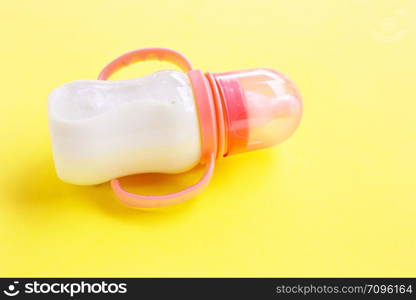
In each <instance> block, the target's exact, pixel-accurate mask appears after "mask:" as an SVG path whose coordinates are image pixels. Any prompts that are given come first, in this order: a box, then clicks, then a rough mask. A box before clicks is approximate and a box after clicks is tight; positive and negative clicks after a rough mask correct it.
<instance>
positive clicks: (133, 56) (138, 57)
mask: <svg viewBox="0 0 416 300" xmlns="http://www.w3.org/2000/svg"><path fill="white" fill-rule="evenodd" d="M145 60H163V61H168V62H170V63H172V64H175V65H176V66H178V67H179V68H181V69H182V70H183V71H184V72H188V71H191V70H192V65H191V63H190V62H189V61H188V60H187V59H186V58H185V57H184V56H183V55H182V54H180V53H179V52H176V51H174V50H171V49H167V48H143V49H138V50H134V51H131V52H128V53H126V54H123V55H121V56H120V57H118V58H116V59H114V60H113V61H112V62H110V63H109V64H108V65H107V66H105V68H104V69H103V70H102V71H101V73H100V75H99V76H98V79H100V80H106V79H108V78H109V77H110V76H111V75H112V74H113V73H115V72H116V71H118V70H120V69H122V68H123V67H126V66H128V65H130V64H132V63H135V62H139V61H145ZM214 165H215V155H214V153H211V154H210V156H209V159H208V161H207V162H206V164H205V172H204V175H203V176H202V178H201V179H200V180H199V181H198V182H197V183H196V184H194V185H192V186H189V187H187V188H185V189H184V190H182V191H180V192H177V193H172V194H167V195H162V196H155V195H138V194H133V193H130V192H127V191H126V190H124V189H123V187H122V186H121V184H120V181H119V180H118V179H113V180H111V188H112V189H113V192H114V194H115V195H116V197H117V198H118V200H120V201H121V202H123V203H124V204H126V205H128V206H133V207H137V208H156V207H163V206H169V205H173V204H178V203H181V202H184V201H186V200H189V199H191V198H193V197H195V196H196V195H197V194H199V193H200V192H201V191H202V190H203V189H204V188H205V187H206V186H207V185H208V183H209V182H210V180H211V177H212V174H213V172H214Z"/></svg>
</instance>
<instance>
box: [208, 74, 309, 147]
mask: <svg viewBox="0 0 416 300" xmlns="http://www.w3.org/2000/svg"><path fill="white" fill-rule="evenodd" d="M214 76H215V78H216V81H217V83H218V85H219V87H220V89H221V91H222V97H223V100H224V103H225V107H226V108H227V114H228V115H227V118H228V134H229V138H228V149H229V151H228V155H230V154H235V153H239V152H246V151H252V150H256V149H262V148H267V147H270V146H274V145H277V144H279V143H281V142H282V141H284V140H285V139H287V138H288V137H289V136H291V135H292V134H293V132H294V131H295V130H296V128H297V127H298V125H299V122H300V119H301V116H302V100H301V96H300V94H299V92H298V90H297V88H296V87H295V85H294V83H293V82H292V81H291V80H290V79H289V78H288V77H287V76H285V75H284V74H281V73H279V72H276V71H274V70H271V69H250V70H243V71H236V72H227V73H220V74H218V73H217V74H215V75H214Z"/></svg>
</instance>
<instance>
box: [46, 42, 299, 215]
mask: <svg viewBox="0 0 416 300" xmlns="http://www.w3.org/2000/svg"><path fill="white" fill-rule="evenodd" d="M153 59H157V60H164V61H168V62H171V63H173V64H175V65H177V66H178V67H179V68H180V69H181V70H182V71H174V70H163V71H159V72H155V73H153V74H150V75H146V76H142V77H139V78H136V79H129V80H119V81H107V80H106V79H107V78H109V77H110V76H111V75H112V74H113V73H114V72H116V71H117V70H119V69H121V68H122V67H125V66H128V65H129V64H131V63H134V62H138V61H144V60H153ZM48 112H49V125H50V131H51V140H52V150H53V157H54V162H55V168H56V171H57V174H58V177H59V178H60V179H61V180H63V181H66V182H69V183H73V184H78V185H93V184H99V183H103V182H106V181H111V186H112V189H113V191H114V193H115V195H116V196H117V198H118V199H119V200H120V201H122V202H123V203H125V204H127V205H129V206H133V207H143V208H151V207H161V206H167V205H172V204H176V203H179V202H182V201H185V200H187V199H190V198H192V197H193V196H195V195H197V194H198V193H199V192H201V191H202V189H203V188H204V187H205V186H206V185H207V184H208V182H209V181H210V179H211V176H212V174H213V171H214V165H215V161H216V159H219V158H222V157H226V156H229V155H233V154H237V153H242V152H246V151H251V150H256V149H262V148H267V147H270V146H273V145H276V144H279V143H280V142H282V141H283V140H285V139H286V138H288V137H289V136H290V135H291V134H292V133H293V132H294V131H295V129H296V127H297V126H298V124H299V122H300V119H301V114H302V102H301V97H300V94H299V92H298V90H297V89H296V87H295V85H294V84H293V83H292V82H291V81H290V80H289V79H288V78H287V77H286V76H285V75H283V74H281V73H279V72H276V71H274V70H271V69H262V68H258V69H249V70H242V71H234V72H226V73H202V72H201V71H199V70H195V69H193V68H192V66H191V64H190V63H189V61H188V60H187V59H186V58H185V57H184V56H182V55H181V54H180V53H178V52H176V51H174V50H170V49H166V48H146V49H139V50H135V51H132V52H129V53H126V54H124V55H122V56H120V57H118V58H116V59H115V60H113V61H112V62H111V63H109V64H108V65H107V66H106V67H105V68H104V69H103V71H102V72H101V74H100V75H99V77H98V80H79V81H74V82H70V83H67V84H64V85H63V86H61V87H58V88H57V89H55V90H54V91H53V92H52V93H51V94H50V96H49V100H48ZM198 164H203V165H204V166H205V172H204V175H203V177H202V178H201V179H200V181H199V182H198V183H196V184H194V185H192V186H189V187H188V188H186V189H184V190H182V191H180V192H177V193H173V194H168V195H162V196H155V195H137V194H133V193H130V192H127V191H125V190H124V189H123V188H122V186H121V184H120V182H119V180H118V179H117V178H119V177H123V176H127V175H132V174H141V173H171V174H174V173H181V172H185V171H187V170H190V169H192V168H193V167H194V166H196V165H198Z"/></svg>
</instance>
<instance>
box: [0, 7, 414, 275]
mask: <svg viewBox="0 0 416 300" xmlns="http://www.w3.org/2000/svg"><path fill="white" fill-rule="evenodd" d="M0 25H1V26H0V36H1V42H0V54H1V55H0V68H1V70H0V87H1V89H0V93H1V100H0V121H1V125H0V138H1V147H0V160H1V164H0V168H1V169H0V170H1V172H0V275H1V276H416V257H415V255H416V234H415V232H416V217H415V216H416V157H415V155H416V60H415V54H416V2H415V1H412V0H409V1H397V0H392V1H380V0H374V1H372V0H351V1H332V0H327V1H324V0H320V1H317V0H315V1H280V0H279V1H277V0H270V1H263V0H255V1H251V0H250V1H243V0H235V1H234V0H233V1H225V0H224V1H212V0H211V1H195V0H194V1H177V0H174V1H173V0H172V1H139V0H134V1H133V0H131V1H115V0H114V1H104V0H102V1H83V0H79V1H56V0H50V1H5V0H1V4H0ZM149 46H162V47H169V48H173V49H177V50H179V51H181V52H182V53H184V54H185V55H186V56H187V57H188V58H189V59H190V60H191V61H192V62H193V64H194V66H196V67H198V68H200V69H202V70H205V71H211V72H221V71H229V70H238V69H244V68H252V67H269V68H274V69H278V70H280V71H282V72H284V73H287V74H288V75H289V76H290V77H291V78H292V79H293V80H294V81H295V82H296V83H297V85H298V86H299V88H300V90H301V92H302V94H303V97H304V108H305V110H304V118H303V120H302V124H301V126H300V128H299V130H298V131H297V132H296V134H295V135H294V136H293V137H292V138H291V139H290V140H288V141H287V142H286V143H284V144H282V145H281V146H279V147H276V148H273V149H270V150H263V151H258V152H253V153H249V154H245V155H238V156H235V157H229V158H227V159H224V160H222V161H220V162H218V164H217V167H216V170H215V174H214V178H213V180H212V182H211V184H210V185H209V187H208V188H207V189H206V190H205V191H204V193H203V194H201V195H200V196H198V197H197V198H195V199H194V200H192V201H190V202H188V203H185V204H182V205H180V206H178V207H174V208H170V209H165V210H162V211H159V212H142V211H136V210H132V209H129V208H127V207H124V206H123V205H121V204H119V203H118V202H116V200H115V199H114V198H113V197H112V195H111V192H110V188H109V186H108V184H104V185H100V186H93V187H79V186H74V185H70V184H66V183H64V182H61V181H60V180H59V179H58V178H57V177H56V175H55V171H54V167H53V161H52V154H51V147H50V140H49V132H48V124H47V97H48V93H49V92H50V91H51V90H52V89H54V88H56V87H57V86H59V85H62V84H64V83H65V82H69V81H73V80H77V79H92V78H95V77H96V76H97V74H98V72H99V71H100V69H101V68H102V67H103V66H104V65H105V64H106V63H107V62H108V61H110V60H111V59H113V58H114V57H116V56H118V55H120V54H122V53H124V52H126V51H129V50H132V49H136V48H141V47H149ZM161 66H162V67H165V65H164V64H160V65H158V64H154V65H152V64H150V65H149V64H145V65H137V66H134V67H132V68H131V69H130V70H128V71H123V72H121V73H119V74H118V78H128V77H134V76H139V75H142V74H144V73H146V72H147V71H149V72H150V71H151V70H153V69H154V68H159V67H161ZM166 67H167V65H166ZM198 174H199V173H198V171H195V172H194V173H193V174H188V175H186V176H180V177H175V178H173V177H171V176H158V175H143V176H137V177H136V178H135V180H137V181H138V182H140V186H139V187H138V188H137V189H139V190H140V191H142V192H146V191H147V192H152V191H153V192H154V191H157V192H159V193H161V192H164V191H167V190H172V189H175V188H176V189H179V188H180V187H183V186H185V185H186V184H187V183H188V182H189V181H192V180H196V178H197V175H198Z"/></svg>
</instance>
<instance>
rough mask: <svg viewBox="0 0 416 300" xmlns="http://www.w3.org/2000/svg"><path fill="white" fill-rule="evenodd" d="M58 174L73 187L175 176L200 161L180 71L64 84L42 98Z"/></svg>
mask: <svg viewBox="0 0 416 300" xmlns="http://www.w3.org/2000/svg"><path fill="white" fill-rule="evenodd" d="M49 123H50V130H51V137H52V146H53V154H54V160H55V167H56V170H57V173H58V176H59V177H60V178H61V179H62V180H64V181H66V182H70V183H75V184H80V185H90V184H98V183H102V182H105V181H108V180H110V179H112V178H116V177H121V176H125V175H130V174H138V173H150V172H158V173H180V172H184V171H186V170H189V169H190V168H192V167H194V166H195V165H196V164H198V162H199V161H200V156H201V142H200V134H199V124H198V117H197V112H196V107H195V101H194V97H193V93H192V87H191V85H190V82H189V79H188V77H187V76H186V74H185V73H183V72H179V71H160V72H156V73H153V74H150V75H147V76H144V77H140V78H136V79H130V80H122V81H104V80H83V81H75V82H71V83H67V84H65V85H63V86H61V87H59V88H57V89H56V90H54V91H53V92H52V93H51V94H50V96H49Z"/></svg>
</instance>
